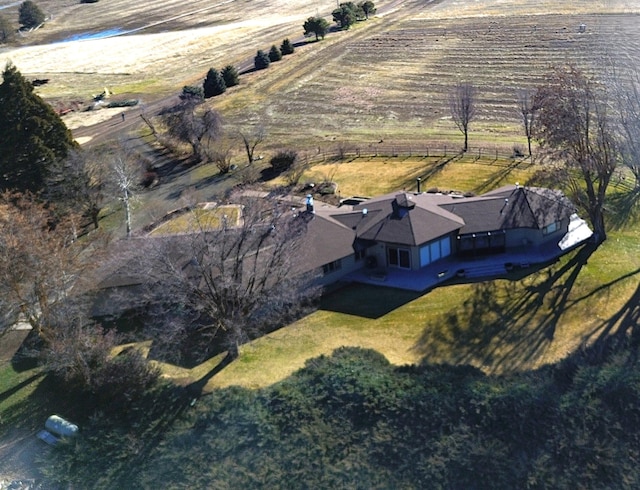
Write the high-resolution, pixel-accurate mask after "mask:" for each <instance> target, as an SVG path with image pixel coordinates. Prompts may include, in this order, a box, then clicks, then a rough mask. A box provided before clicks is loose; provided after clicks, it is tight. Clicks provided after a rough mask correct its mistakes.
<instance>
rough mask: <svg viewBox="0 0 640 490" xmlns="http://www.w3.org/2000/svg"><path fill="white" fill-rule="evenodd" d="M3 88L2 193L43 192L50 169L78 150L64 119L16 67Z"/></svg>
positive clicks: (6, 76)
mask: <svg viewBox="0 0 640 490" xmlns="http://www.w3.org/2000/svg"><path fill="white" fill-rule="evenodd" d="M2 78H3V82H2V84H0V114H1V115H2V116H1V117H0V189H2V190H5V189H14V190H20V191H25V190H29V191H32V192H38V191H40V190H41V189H42V188H43V187H44V185H45V181H46V176H47V172H48V170H49V168H50V166H51V165H52V164H53V163H54V162H56V161H59V160H61V159H63V158H65V157H66V156H67V152H68V151H69V149H70V148H73V147H75V146H76V143H75V142H74V140H73V137H72V136H71V131H69V130H68V129H67V127H66V126H65V125H64V123H63V122H62V120H61V119H60V117H58V115H57V114H56V113H55V112H54V110H53V109H52V108H51V106H49V105H48V104H47V103H46V102H45V101H43V100H42V99H41V98H40V97H39V96H38V95H36V94H35V93H34V92H33V86H32V85H31V83H30V82H29V81H27V80H26V79H25V78H24V77H23V76H22V74H21V73H20V72H19V71H18V70H17V68H16V67H15V66H13V65H12V64H8V65H7V66H6V67H5V70H4V72H3V73H2Z"/></svg>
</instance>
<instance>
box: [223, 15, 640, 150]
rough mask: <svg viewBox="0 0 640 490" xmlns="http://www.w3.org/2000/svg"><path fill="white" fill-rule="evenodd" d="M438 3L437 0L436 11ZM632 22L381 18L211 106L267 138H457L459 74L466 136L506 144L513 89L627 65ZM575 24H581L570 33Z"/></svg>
mask: <svg viewBox="0 0 640 490" xmlns="http://www.w3.org/2000/svg"><path fill="white" fill-rule="evenodd" d="M447 4H448V3H447V2H443V3H440V4H439V5H438V9H439V11H440V12H442V13H443V14H444V12H445V7H446V5H447ZM425 11H428V12H430V11H429V9H428V8H426V9H425ZM398 15H400V14H398ZM637 19H638V17H637V16H636V15H628V14H608V15H602V14H590V13H586V14H585V13H581V14H564V15H555V14H554V15H549V14H540V15H535V16H527V15H521V14H518V15H515V16H507V15H503V16H501V17H492V16H486V17H469V18H465V17H462V18H449V17H443V18H437V17H435V14H433V15H432V16H426V15H425V16H424V17H420V16H414V15H406V16H405V17H402V18H399V19H395V20H392V19H390V18H384V19H382V20H378V21H376V23H375V24H374V23H371V24H370V25H365V26H362V27H361V28H359V29H358V30H357V31H356V32H353V33H350V34H348V35H343V34H340V36H344V40H343V41H341V42H337V41H335V42H334V41H330V42H326V43H320V45H318V46H317V47H316V46H315V45H314V46H312V47H308V48H305V50H304V52H302V53H300V54H296V55H294V57H292V58H291V59H286V60H285V61H284V62H282V63H281V64H280V65H276V66H274V67H272V68H270V69H269V70H268V72H267V73H266V74H263V73H254V74H250V75H249V76H247V83H246V84H245V85H243V86H241V87H240V88H239V89H238V91H237V92H235V93H234V94H229V96H228V97H224V98H220V100H219V101H218V100H216V101H214V102H213V103H214V105H216V106H218V107H219V108H220V109H221V111H222V112H223V113H224V114H225V117H226V119H227V121H228V122H229V123H230V124H231V125H242V124H246V121H247V119H248V120H249V121H252V122H254V124H258V122H259V123H260V124H263V125H265V126H266V127H268V128H269V131H270V136H271V140H272V141H273V142H274V143H273V144H274V145H275V144H283V142H286V144H290V145H291V146H293V147H300V146H302V147H309V148H313V145H317V146H318V147H320V148H321V147H322V146H323V145H329V146H331V145H337V144H340V143H342V144H361V145H369V146H370V147H375V145H376V144H378V143H379V142H382V141H384V143H385V144H387V143H388V142H389V143H390V142H394V143H395V144H397V145H405V146H406V145H417V144H420V142H425V141H427V142H430V143H432V144H440V145H442V144H444V143H446V142H449V143H450V144H451V143H455V142H457V144H458V145H460V144H461V136H460V134H459V133H458V131H457V130H456V128H455V126H454V124H453V123H452V121H451V119H450V115H449V103H448V97H449V93H450V91H451V89H452V87H453V86H454V85H455V84H456V83H459V82H471V83H473V84H474V85H475V86H476V87H477V89H478V104H477V108H478V113H477V117H476V119H475V120H474V121H473V122H472V124H471V130H470V144H471V145H472V146H487V145H489V146H492V145H497V146H501V147H512V146H513V145H514V144H520V145H522V144H523V143H524V137H523V136H522V131H521V129H520V122H519V119H518V113H517V105H516V104H517V92H518V90H523V89H532V88H533V87H535V86H536V85H537V84H539V83H540V82H541V80H542V77H543V76H544V75H545V73H546V72H547V71H548V70H549V68H550V67H551V66H553V65H565V64H567V63H574V64H577V65H578V66H581V67H583V68H584V69H586V70H588V71H590V72H595V71H597V70H600V69H602V68H603V67H604V65H605V64H606V63H605V61H606V60H613V59H615V60H616V62H617V63H618V66H621V65H623V64H625V63H633V60H637V59H638V58H639V57H640V37H639V36H638V34H637V32H636V28H635V26H636V24H637ZM581 23H585V24H586V25H587V31H586V32H585V33H579V32H578V28H579V25H580V24H581ZM309 48H311V49H309Z"/></svg>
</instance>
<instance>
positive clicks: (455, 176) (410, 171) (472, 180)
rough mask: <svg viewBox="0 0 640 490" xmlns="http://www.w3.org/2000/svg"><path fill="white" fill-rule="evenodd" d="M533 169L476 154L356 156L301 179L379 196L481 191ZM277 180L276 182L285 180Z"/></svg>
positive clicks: (522, 163)
mask: <svg viewBox="0 0 640 490" xmlns="http://www.w3.org/2000/svg"><path fill="white" fill-rule="evenodd" d="M531 173H532V167H531V165H530V164H529V163H528V161H526V160H512V159H505V158H501V159H499V160H496V159H494V158H476V157H475V156H473V155H464V156H457V155H455V154H452V155H450V156H438V157H377V158H368V157H361V158H354V159H351V160H348V161H345V162H330V163H323V164H318V165H314V166H313V167H311V168H310V169H309V170H308V171H307V172H305V173H304V174H303V176H302V179H301V182H316V183H317V182H324V181H333V182H336V183H337V184H338V192H339V194H340V196H341V197H348V196H369V197H373V196H377V195H380V194H384V193H387V192H391V191H395V190H401V189H405V190H415V189H416V185H417V184H416V179H417V178H420V179H421V189H422V190H423V191H427V190H436V189H437V190H438V191H458V192H474V193H481V192H485V191H487V190H489V189H492V188H495V187H500V186H501V185H505V184H515V183H516V182H520V183H525V182H526V181H527V179H528V178H529V176H530V175H531ZM283 182H284V181H283V180H276V181H275V182H274V184H275V185H277V184H281V183H283Z"/></svg>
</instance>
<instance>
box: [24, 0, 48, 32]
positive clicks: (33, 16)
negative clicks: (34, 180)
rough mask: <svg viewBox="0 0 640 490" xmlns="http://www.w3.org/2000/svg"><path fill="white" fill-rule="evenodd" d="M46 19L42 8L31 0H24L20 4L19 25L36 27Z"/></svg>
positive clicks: (28, 27)
mask: <svg viewBox="0 0 640 490" xmlns="http://www.w3.org/2000/svg"><path fill="white" fill-rule="evenodd" d="M45 20H46V17H45V15H44V13H43V12H42V10H40V8H39V7H38V6H37V5H36V4H35V3H33V2H32V1H31V0H26V1H25V2H22V4H21V5H20V12H19V19H18V21H19V22H20V25H21V26H23V27H26V28H27V29H31V28H33V27H38V26H39V25H40V24H42V23H43V22H44V21H45Z"/></svg>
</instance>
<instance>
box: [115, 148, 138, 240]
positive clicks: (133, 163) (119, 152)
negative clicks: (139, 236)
mask: <svg viewBox="0 0 640 490" xmlns="http://www.w3.org/2000/svg"><path fill="white" fill-rule="evenodd" d="M109 159H110V162H109V176H108V177H109V185H110V186H111V187H112V188H113V192H114V195H115V196H118V199H119V200H120V201H121V202H122V205H123V207H124V213H125V228H126V234H127V237H130V236H131V203H132V200H133V199H134V197H135V192H136V191H137V190H138V189H139V188H140V180H141V174H142V166H141V163H140V162H139V161H138V159H137V157H136V155H135V154H134V153H133V152H132V151H130V150H129V149H127V148H126V146H125V145H123V144H120V145H119V146H118V148H116V149H114V150H113V151H112V152H111V155H110V156H109Z"/></svg>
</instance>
